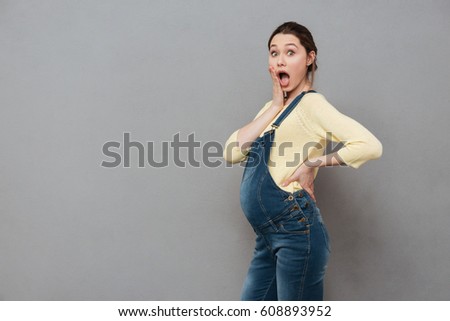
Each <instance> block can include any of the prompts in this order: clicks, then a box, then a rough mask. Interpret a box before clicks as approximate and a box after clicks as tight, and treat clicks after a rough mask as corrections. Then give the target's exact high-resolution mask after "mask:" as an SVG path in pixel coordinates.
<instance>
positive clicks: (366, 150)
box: [223, 93, 382, 193]
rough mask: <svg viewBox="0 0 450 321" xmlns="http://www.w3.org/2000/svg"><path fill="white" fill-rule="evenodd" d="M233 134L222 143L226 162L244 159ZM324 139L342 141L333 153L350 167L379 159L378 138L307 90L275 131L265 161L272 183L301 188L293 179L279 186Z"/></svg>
mask: <svg viewBox="0 0 450 321" xmlns="http://www.w3.org/2000/svg"><path fill="white" fill-rule="evenodd" d="M271 103H272V101H269V102H268V103H267V104H266V105H265V106H264V107H263V108H262V109H261V110H260V112H259V113H258V114H257V115H256V117H255V118H257V117H259V115H261V114H262V113H263V112H264V111H265V110H266V109H267V108H269V107H270V106H271ZM286 107H287V106H285V107H284V108H283V110H282V111H280V113H279V114H278V115H277V116H276V117H275V118H274V119H273V121H272V122H271V123H270V124H269V126H267V128H266V129H265V130H264V131H263V132H262V133H261V135H260V136H262V135H263V134H264V132H266V131H268V130H270V129H271V125H272V123H273V122H274V121H275V119H276V118H277V117H278V116H279V115H280V114H281V112H283V111H284V109H285V108H286ZM237 134H238V130H236V131H235V132H234V133H233V134H232V135H231V136H230V137H229V138H228V140H227V142H226V143H225V148H224V155H223V157H224V159H225V160H226V161H228V162H230V163H237V162H241V161H244V160H245V159H246V157H247V156H246V154H247V153H248V149H246V150H241V147H240V146H237ZM327 139H328V140H332V141H334V142H342V143H343V144H344V146H343V147H342V148H341V149H340V150H339V151H338V152H337V153H338V155H339V156H340V158H341V159H342V160H343V161H344V162H345V163H346V164H347V165H349V166H351V167H353V168H358V167H360V166H361V165H362V164H364V163H365V162H367V161H368V160H370V159H376V158H379V157H381V154H382V145H381V143H380V141H379V140H378V139H377V138H376V137H375V136H374V135H373V134H372V133H371V132H369V131H368V130H367V129H366V128H365V127H364V126H362V125H361V124H360V123H358V122H357V121H355V120H354V119H352V118H350V117H348V116H345V115H344V114H342V113H340V112H339V111H338V110H337V109H336V108H335V107H333V106H332V105H331V104H330V103H329V102H328V101H327V100H326V99H325V97H324V96H323V95H321V94H319V93H307V94H306V95H305V96H304V97H303V98H302V100H301V101H300V102H299V104H298V105H297V106H296V107H295V109H294V110H293V111H292V112H291V113H290V114H289V115H288V116H287V117H286V118H285V119H284V121H283V122H282V123H281V125H280V127H279V128H278V129H277V130H276V131H275V140H274V142H273V145H272V149H271V151H270V162H269V163H270V164H269V172H270V174H271V176H272V178H273V179H274V181H275V183H277V185H278V186H279V187H280V188H282V189H284V190H285V191H288V192H291V193H292V192H295V191H297V190H299V189H301V186H300V184H298V183H297V182H294V183H292V184H289V185H288V186H286V187H282V186H281V183H282V182H283V181H284V180H285V179H287V178H288V177H289V176H291V175H292V173H293V172H294V171H295V170H296V169H297V168H298V166H300V165H301V164H302V163H303V162H304V161H305V160H307V159H312V158H315V157H319V156H322V155H323V153H324V150H325V147H326V144H327ZM317 172H318V168H316V169H315V175H317Z"/></svg>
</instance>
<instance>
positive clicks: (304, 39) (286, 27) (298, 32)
mask: <svg viewBox="0 0 450 321" xmlns="http://www.w3.org/2000/svg"><path fill="white" fill-rule="evenodd" d="M279 33H282V34H290V35H294V36H296V37H297V38H298V40H299V41H300V44H301V45H302V46H303V47H305V49H306V53H307V54H309V53H310V52H311V51H314V52H315V53H316V58H315V59H314V61H313V63H312V64H311V65H309V66H308V74H309V73H311V85H312V84H313V83H314V72H315V71H316V70H317V68H318V66H317V62H316V61H317V47H316V44H315V43H314V39H313V36H312V34H311V32H309V30H308V29H307V28H306V27H305V26H302V25H300V24H298V23H296V22H294V21H289V22H285V23H283V24H282V25H281V26H279V27H278V28H277V29H275V31H274V32H273V33H272V35H271V36H270V38H269V42H268V43H267V46H268V47H269V50H270V43H271V42H272V39H273V37H275V35H277V34H279Z"/></svg>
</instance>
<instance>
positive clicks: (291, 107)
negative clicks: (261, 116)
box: [272, 90, 316, 129]
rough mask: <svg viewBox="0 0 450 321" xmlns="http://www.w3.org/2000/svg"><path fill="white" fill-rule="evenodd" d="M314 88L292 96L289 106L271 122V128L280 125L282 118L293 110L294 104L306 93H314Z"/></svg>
mask: <svg viewBox="0 0 450 321" xmlns="http://www.w3.org/2000/svg"><path fill="white" fill-rule="evenodd" d="M315 92H316V91H315V90H308V91H303V92H302V93H301V94H300V95H298V96H297V97H295V98H294V100H293V101H292V102H291V103H290V104H289V106H288V107H287V108H286V109H285V110H284V112H283V113H282V114H281V115H280V116H279V117H278V118H277V120H276V121H275V122H274V123H273V124H272V128H273V129H277V128H278V127H280V125H281V123H282V122H283V120H284V119H285V118H286V117H287V116H288V115H289V114H290V113H291V111H293V110H294V108H295V106H297V104H298V103H299V101H300V100H301V99H302V98H303V96H304V95H305V94H306V93H315Z"/></svg>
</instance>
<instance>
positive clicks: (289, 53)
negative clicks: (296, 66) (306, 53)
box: [287, 50, 295, 56]
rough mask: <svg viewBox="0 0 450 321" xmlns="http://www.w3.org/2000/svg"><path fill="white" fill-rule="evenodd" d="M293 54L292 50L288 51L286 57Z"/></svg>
mask: <svg viewBox="0 0 450 321" xmlns="http://www.w3.org/2000/svg"><path fill="white" fill-rule="evenodd" d="M294 53H295V52H294V51H293V50H288V52H287V55H288V56H292V55H293V54H294Z"/></svg>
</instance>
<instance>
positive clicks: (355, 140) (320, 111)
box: [303, 94, 383, 168]
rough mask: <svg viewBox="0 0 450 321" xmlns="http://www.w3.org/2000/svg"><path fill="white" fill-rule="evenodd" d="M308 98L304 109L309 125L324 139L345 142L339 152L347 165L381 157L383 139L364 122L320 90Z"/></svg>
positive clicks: (359, 163) (356, 164)
mask: <svg viewBox="0 0 450 321" xmlns="http://www.w3.org/2000/svg"><path fill="white" fill-rule="evenodd" d="M305 98H306V97H305ZM307 99H309V100H310V101H308V102H307V101H306V99H305V104H304V106H305V108H304V109H303V110H304V115H305V116H306V118H307V123H308V127H309V128H310V129H311V130H312V131H313V132H314V133H315V134H316V135H318V136H320V137H321V138H322V139H330V138H331V140H332V141H334V142H341V143H342V144H343V147H342V148H341V149H340V150H339V151H338V152H337V154H338V155H339V157H340V158H341V159H342V160H343V161H344V162H345V163H346V164H347V165H349V166H351V167H353V168H358V167H360V166H361V165H362V164H364V163H365V162H367V161H368V160H371V159H377V158H379V157H381V154H382V152H383V147H382V144H381V142H380V141H379V140H378V139H377V138H376V137H375V136H374V135H373V134H372V133H371V132H370V131H369V130H367V129H366V128H365V127H364V126H363V125H361V124H360V123H358V122H357V121H356V120H354V119H352V118H350V117H348V116H346V115H344V114H342V113H340V112H339V111H338V110H337V109H336V108H335V107H333V106H332V105H331V104H330V103H329V102H328V101H327V100H326V99H325V97H323V96H322V95H320V94H315V95H310V96H308V97H307Z"/></svg>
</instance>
